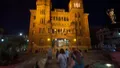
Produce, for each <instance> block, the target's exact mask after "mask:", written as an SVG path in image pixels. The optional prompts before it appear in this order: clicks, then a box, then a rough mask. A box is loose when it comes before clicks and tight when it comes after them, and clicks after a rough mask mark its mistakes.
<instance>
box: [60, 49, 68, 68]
mask: <svg viewBox="0 0 120 68" xmlns="http://www.w3.org/2000/svg"><path fill="white" fill-rule="evenodd" d="M58 64H59V67H60V68H67V56H66V55H65V51H64V49H60V54H59V55H58Z"/></svg>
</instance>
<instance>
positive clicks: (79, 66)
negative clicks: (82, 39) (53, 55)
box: [72, 50, 84, 68]
mask: <svg viewBox="0 0 120 68" xmlns="http://www.w3.org/2000/svg"><path fill="white" fill-rule="evenodd" d="M72 58H73V60H74V61H75V65H74V66H73V68H84V62H83V58H81V55H80V52H79V51H77V50H75V51H74V52H73V56H72Z"/></svg>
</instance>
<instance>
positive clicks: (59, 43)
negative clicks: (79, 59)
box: [53, 38, 70, 49]
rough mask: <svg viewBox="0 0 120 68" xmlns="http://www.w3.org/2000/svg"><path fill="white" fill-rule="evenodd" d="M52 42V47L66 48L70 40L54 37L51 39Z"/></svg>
mask: <svg viewBox="0 0 120 68" xmlns="http://www.w3.org/2000/svg"><path fill="white" fill-rule="evenodd" d="M53 41H54V42H53V43H54V48H55V49H61V48H63V49H66V48H68V47H69V43H70V41H69V40H68V39H66V38H56V39H53Z"/></svg>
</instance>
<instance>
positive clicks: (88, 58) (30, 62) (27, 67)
mask: <svg viewBox="0 0 120 68" xmlns="http://www.w3.org/2000/svg"><path fill="white" fill-rule="evenodd" d="M83 55H84V65H85V66H86V65H88V64H92V63H95V62H105V63H111V61H110V60H109V59H107V57H105V56H103V54H102V52H100V51H89V52H88V53H83ZM36 61H39V63H38V65H39V67H40V68H59V67H58V64H57V60H56V58H55V56H53V59H52V60H51V61H48V60H47V56H46V55H41V54H36V55H34V56H28V58H26V59H25V61H23V62H21V63H19V64H16V65H12V66H9V67H0V68H34V66H35V63H36ZM44 64H45V67H44Z"/></svg>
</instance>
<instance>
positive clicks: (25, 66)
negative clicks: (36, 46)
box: [15, 54, 47, 68]
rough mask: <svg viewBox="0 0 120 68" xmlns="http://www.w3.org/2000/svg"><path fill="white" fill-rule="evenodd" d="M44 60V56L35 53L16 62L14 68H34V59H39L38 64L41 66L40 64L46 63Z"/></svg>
mask: <svg viewBox="0 0 120 68" xmlns="http://www.w3.org/2000/svg"><path fill="white" fill-rule="evenodd" d="M46 60H47V59H46V57H45V56H43V55H40V54H37V55H35V56H33V57H31V58H29V59H27V60H25V61H24V62H21V63H19V64H17V65H16V67H15V68H34V66H35V63H36V61H39V63H38V64H39V66H40V67H42V65H43V64H45V63H46Z"/></svg>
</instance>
